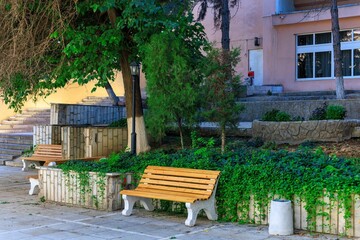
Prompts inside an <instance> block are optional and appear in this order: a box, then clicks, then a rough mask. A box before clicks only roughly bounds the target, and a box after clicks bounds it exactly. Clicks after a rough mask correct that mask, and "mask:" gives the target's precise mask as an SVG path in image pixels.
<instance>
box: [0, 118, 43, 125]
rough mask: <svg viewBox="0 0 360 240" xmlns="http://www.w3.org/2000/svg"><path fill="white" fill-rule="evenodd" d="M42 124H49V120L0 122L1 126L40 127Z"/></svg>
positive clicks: (10, 120) (31, 119)
mask: <svg viewBox="0 0 360 240" xmlns="http://www.w3.org/2000/svg"><path fill="white" fill-rule="evenodd" d="M43 123H47V124H49V123H50V118H48V119H46V118H37V119H33V118H30V119H21V120H18V119H9V120H3V121H2V122H1V125H21V124H26V125H29V124H31V125H42V124H43Z"/></svg>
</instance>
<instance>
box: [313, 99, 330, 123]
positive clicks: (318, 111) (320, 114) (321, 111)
mask: <svg viewBox="0 0 360 240" xmlns="http://www.w3.org/2000/svg"><path fill="white" fill-rule="evenodd" d="M326 108H327V104H326V102H325V103H324V104H323V106H322V107H318V108H315V110H314V111H312V113H311V115H310V118H309V120H325V119H326Z"/></svg>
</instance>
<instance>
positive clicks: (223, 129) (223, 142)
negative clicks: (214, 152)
mask: <svg viewBox="0 0 360 240" xmlns="http://www.w3.org/2000/svg"><path fill="white" fill-rule="evenodd" d="M225 144H226V134H225V126H222V127H221V153H224V152H225Z"/></svg>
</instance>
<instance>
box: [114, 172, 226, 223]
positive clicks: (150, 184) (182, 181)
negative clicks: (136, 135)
mask: <svg viewBox="0 0 360 240" xmlns="http://www.w3.org/2000/svg"><path fill="white" fill-rule="evenodd" d="M219 176H220V171H211V170H199V169H189V168H173V167H157V166H148V167H147V168H146V169H145V171H144V174H143V175H142V177H141V180H140V183H139V185H138V186H137V188H136V189H134V190H122V191H121V192H120V194H122V195H123V196H122V198H123V199H124V203H125V206H124V210H123V211H122V215H125V216H129V215H131V213H132V210H133V207H134V204H135V202H136V201H140V203H141V204H142V205H143V206H144V208H145V209H146V210H148V211H152V210H154V207H153V205H152V199H160V200H168V201H174V202H183V203H185V206H186V208H187V211H188V217H187V219H186V221H185V225H186V226H194V225H195V222H196V218H197V215H198V213H199V211H200V210H201V209H204V210H205V213H206V215H207V217H208V219H209V220H217V217H218V216H217V214H216V209H215V193H216V188H217V182H218V179H219Z"/></svg>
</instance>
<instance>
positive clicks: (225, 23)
mask: <svg viewBox="0 0 360 240" xmlns="http://www.w3.org/2000/svg"><path fill="white" fill-rule="evenodd" d="M221 48H222V49H224V50H230V10H229V0H223V1H222V7H221Z"/></svg>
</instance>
